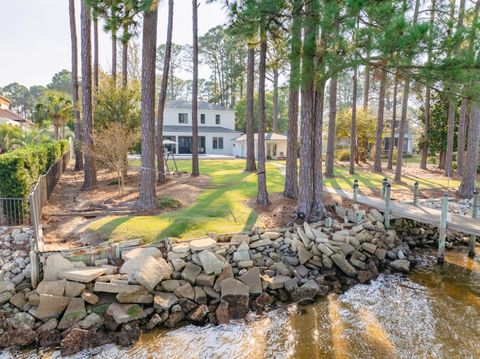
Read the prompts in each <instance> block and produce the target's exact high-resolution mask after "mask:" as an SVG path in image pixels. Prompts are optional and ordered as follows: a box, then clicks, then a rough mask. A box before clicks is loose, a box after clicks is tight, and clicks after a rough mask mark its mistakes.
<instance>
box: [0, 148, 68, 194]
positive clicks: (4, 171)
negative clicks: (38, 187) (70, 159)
mask: <svg viewBox="0 0 480 359" xmlns="http://www.w3.org/2000/svg"><path fill="white" fill-rule="evenodd" d="M68 150H69V143H68V141H66V140H63V141H55V142H45V143H42V144H39V145H32V146H25V147H21V148H18V149H16V150H13V151H11V152H7V153H5V154H2V155H0V197H6V198H24V197H26V196H27V195H28V193H29V192H30V190H31V188H32V186H33V185H34V184H35V182H36V181H37V180H38V178H39V177H40V176H41V175H43V174H45V173H46V172H47V171H48V169H49V168H50V166H52V165H53V164H54V163H55V162H56V161H57V160H58V159H60V158H61V157H62V156H63V155H64V154H65V153H67V152H68Z"/></svg>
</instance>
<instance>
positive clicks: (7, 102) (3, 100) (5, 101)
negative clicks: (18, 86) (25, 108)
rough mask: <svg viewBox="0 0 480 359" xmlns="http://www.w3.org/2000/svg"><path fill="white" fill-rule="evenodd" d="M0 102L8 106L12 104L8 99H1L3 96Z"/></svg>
mask: <svg viewBox="0 0 480 359" xmlns="http://www.w3.org/2000/svg"><path fill="white" fill-rule="evenodd" d="M0 102H4V103H6V104H8V105H10V104H11V103H12V101H10V100H9V99H8V98H6V97H3V96H0Z"/></svg>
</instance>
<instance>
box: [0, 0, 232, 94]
mask: <svg viewBox="0 0 480 359" xmlns="http://www.w3.org/2000/svg"><path fill="white" fill-rule="evenodd" d="M199 2H200V3H201V4H200V6H199V9H198V19H199V21H198V31H199V36H201V35H203V34H204V33H206V32H207V31H208V29H210V28H212V27H214V26H217V25H222V24H225V23H226V22H227V15H226V12H225V10H224V9H223V7H222V5H221V4H219V3H213V4H205V1H199ZM191 4H192V2H191V1H189V0H176V1H175V8H174V23H173V42H175V43H179V44H186V43H189V44H191V43H192V9H191ZM75 5H76V8H75V11H76V17H77V24H76V25H77V36H78V46H79V47H80V0H75ZM167 8H168V4H167V1H166V0H162V1H161V3H160V7H159V13H158V30H157V33H158V38H157V43H158V44H160V43H164V42H165V39H166V28H167ZM0 9H1V11H2V20H1V21H0V87H1V86H5V85H7V84H9V83H11V82H18V83H20V84H22V85H25V86H32V85H46V84H48V83H49V82H50V81H51V79H52V76H53V75H54V74H55V73H56V72H59V71H61V70H62V69H67V70H69V69H70V67H71V60H70V25H69V15H68V0H0ZM99 34H100V35H99V58H100V66H101V67H102V68H103V69H105V70H107V71H108V69H109V68H110V62H111V61H110V57H111V40H110V37H109V35H108V34H106V33H104V32H103V31H99ZM137 41H141V35H140V37H139V38H138V39H137ZM79 55H80V48H79ZM206 76H208V71H207V69H205V68H200V77H201V78H202V77H206Z"/></svg>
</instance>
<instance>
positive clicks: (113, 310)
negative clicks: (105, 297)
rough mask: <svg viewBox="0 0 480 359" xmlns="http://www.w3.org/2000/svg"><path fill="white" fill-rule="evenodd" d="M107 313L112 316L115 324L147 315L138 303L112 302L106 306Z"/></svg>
mask: <svg viewBox="0 0 480 359" xmlns="http://www.w3.org/2000/svg"><path fill="white" fill-rule="evenodd" d="M106 314H107V315H109V316H110V317H112V318H113V320H114V321H115V322H116V323H117V324H123V323H128V322H131V321H132V320H138V319H143V318H145V317H146V316H147V313H145V312H144V311H143V309H142V307H141V306H139V305H138V304H118V303H112V304H110V305H109V306H108V309H107V313H106Z"/></svg>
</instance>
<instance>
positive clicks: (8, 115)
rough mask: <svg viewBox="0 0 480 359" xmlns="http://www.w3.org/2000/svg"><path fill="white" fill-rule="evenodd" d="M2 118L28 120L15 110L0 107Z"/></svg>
mask: <svg viewBox="0 0 480 359" xmlns="http://www.w3.org/2000/svg"><path fill="white" fill-rule="evenodd" d="M0 118H5V119H7V120H13V121H17V122H27V120H25V119H24V118H23V117H21V116H20V115H17V114H16V113H15V112H12V111H10V110H6V109H3V108H0Z"/></svg>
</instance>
